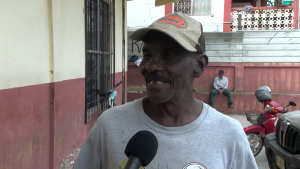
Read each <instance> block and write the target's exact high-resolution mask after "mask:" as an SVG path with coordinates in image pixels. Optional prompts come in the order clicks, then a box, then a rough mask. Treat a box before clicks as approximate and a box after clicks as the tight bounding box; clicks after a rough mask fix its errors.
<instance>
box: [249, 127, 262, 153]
mask: <svg viewBox="0 0 300 169" xmlns="http://www.w3.org/2000/svg"><path fill="white" fill-rule="evenodd" d="M246 135H247V139H248V142H249V144H250V148H251V150H252V154H253V156H254V157H256V156H257V155H258V154H259V153H260V151H261V150H262V148H263V141H262V139H261V137H259V136H258V133H252V132H249V133H246Z"/></svg>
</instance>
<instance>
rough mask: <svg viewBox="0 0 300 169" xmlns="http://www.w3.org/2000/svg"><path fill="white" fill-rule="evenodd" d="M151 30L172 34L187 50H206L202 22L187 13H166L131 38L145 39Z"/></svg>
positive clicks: (201, 51) (137, 31) (199, 51)
mask: <svg viewBox="0 0 300 169" xmlns="http://www.w3.org/2000/svg"><path fill="white" fill-rule="evenodd" d="M151 30H156V31H159V32H162V33H164V34H166V35H168V36H170V37H171V38H172V39H174V40H175V41H176V42H177V43H178V44H180V45H181V46H182V47H183V48H184V49H186V50H187V51H190V52H198V53H204V52H205V37H204V34H203V28H202V24H201V23H200V22H198V21H197V20H195V19H194V18H192V17H190V16H188V15H186V14H183V13H181V12H176V13H172V14H169V15H166V16H164V17H162V18H160V19H158V20H156V21H154V22H153V23H152V24H151V25H150V26H149V27H147V28H142V29H139V30H136V31H135V32H134V33H133V34H132V35H131V38H132V39H133V40H136V41H143V40H144V37H145V35H146V34H147V33H148V32H149V31H151Z"/></svg>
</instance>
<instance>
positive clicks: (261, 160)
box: [228, 115, 269, 169]
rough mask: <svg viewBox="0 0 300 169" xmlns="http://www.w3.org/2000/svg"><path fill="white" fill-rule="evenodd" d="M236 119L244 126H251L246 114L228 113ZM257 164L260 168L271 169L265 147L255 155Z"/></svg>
mask: <svg viewBox="0 0 300 169" xmlns="http://www.w3.org/2000/svg"><path fill="white" fill-rule="evenodd" d="M228 116H230V117H232V118H234V119H236V120H238V121H239V122H240V123H241V124H242V126H243V127H247V126H250V125H251V123H250V122H248V121H247V119H246V115H228ZM255 160H256V163H257V166H258V168H259V169H269V166H268V162H267V158H266V155H265V148H263V149H262V151H261V152H260V153H259V154H258V155H257V156H256V157H255Z"/></svg>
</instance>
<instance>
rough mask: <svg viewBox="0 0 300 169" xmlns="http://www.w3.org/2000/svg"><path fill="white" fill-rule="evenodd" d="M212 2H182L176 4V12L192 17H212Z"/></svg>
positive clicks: (193, 0) (185, 0) (197, 0)
mask: <svg viewBox="0 0 300 169" xmlns="http://www.w3.org/2000/svg"><path fill="white" fill-rule="evenodd" d="M211 1H212V0H182V1H180V2H175V3H174V12H182V13H185V14H188V15H191V16H206V15H211Z"/></svg>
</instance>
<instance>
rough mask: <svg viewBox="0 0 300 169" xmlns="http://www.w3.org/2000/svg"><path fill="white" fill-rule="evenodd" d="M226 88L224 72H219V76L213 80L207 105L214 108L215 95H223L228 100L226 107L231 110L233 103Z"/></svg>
mask: <svg viewBox="0 0 300 169" xmlns="http://www.w3.org/2000/svg"><path fill="white" fill-rule="evenodd" d="M227 88H228V79H227V77H225V76H224V70H220V71H219V76H218V77H216V78H215V80H214V89H213V90H212V91H211V92H210V101H209V105H210V106H211V107H213V106H214V97H215V95H217V94H221V95H222V94H224V95H226V96H227V98H228V107H229V108H233V105H232V104H233V101H232V98H231V93H230V91H229V90H228V89H227Z"/></svg>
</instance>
